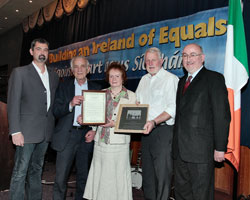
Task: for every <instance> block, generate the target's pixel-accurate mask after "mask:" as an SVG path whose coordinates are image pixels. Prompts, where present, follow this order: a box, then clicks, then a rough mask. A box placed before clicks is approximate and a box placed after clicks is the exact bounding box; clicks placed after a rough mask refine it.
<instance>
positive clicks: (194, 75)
mask: <svg viewBox="0 0 250 200" xmlns="http://www.w3.org/2000/svg"><path fill="white" fill-rule="evenodd" d="M203 67H204V66H203V65H202V66H201V67H200V69H198V70H197V71H196V72H194V73H193V74H190V73H188V76H187V79H188V77H189V76H192V78H191V80H190V83H191V82H192V81H193V79H194V77H196V75H197V74H198V73H199V72H200V71H201V69H202V68H203Z"/></svg>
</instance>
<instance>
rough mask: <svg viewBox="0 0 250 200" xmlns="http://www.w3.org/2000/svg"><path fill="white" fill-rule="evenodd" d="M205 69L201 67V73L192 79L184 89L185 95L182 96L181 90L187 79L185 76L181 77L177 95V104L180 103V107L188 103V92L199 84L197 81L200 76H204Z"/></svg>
mask: <svg viewBox="0 0 250 200" xmlns="http://www.w3.org/2000/svg"><path fill="white" fill-rule="evenodd" d="M205 70H206V69H205V67H203V68H202V69H201V71H199V73H198V74H197V75H196V76H195V77H194V79H193V80H192V81H191V83H190V85H189V86H188V88H187V89H186V91H185V93H184V94H183V93H182V91H183V88H184V85H185V83H186V79H187V75H185V76H184V77H183V79H182V80H181V82H180V88H181V89H180V94H179V103H180V107H182V106H185V104H186V102H187V101H189V95H190V94H191V93H190V92H191V91H192V89H193V88H194V87H195V86H196V85H197V84H199V81H200V80H201V78H202V76H203V75H204V72H205Z"/></svg>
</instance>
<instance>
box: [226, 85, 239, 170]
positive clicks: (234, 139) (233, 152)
mask: <svg viewBox="0 0 250 200" xmlns="http://www.w3.org/2000/svg"><path fill="white" fill-rule="evenodd" d="M227 90H228V99H229V104H230V111H231V123H230V129H229V136H228V144H227V153H226V155H225V157H226V159H228V160H229V161H230V162H231V163H232V164H233V165H234V167H235V169H236V170H237V171H238V170H239V163H240V119H241V115H240V113H241V109H238V110H234V91H233V90H232V89H230V88H227Z"/></svg>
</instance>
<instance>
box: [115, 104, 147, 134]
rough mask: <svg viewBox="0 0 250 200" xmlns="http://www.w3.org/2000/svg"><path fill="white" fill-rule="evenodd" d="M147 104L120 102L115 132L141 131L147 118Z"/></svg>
mask: <svg viewBox="0 0 250 200" xmlns="http://www.w3.org/2000/svg"><path fill="white" fill-rule="evenodd" d="M148 108H149V105H148V104H139V105H136V104H121V105H120V107H119V111H118V116H117V119H116V124H115V133H142V132H143V127H144V125H145V124H146V122H147V118H148Z"/></svg>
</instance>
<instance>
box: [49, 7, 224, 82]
mask: <svg viewBox="0 0 250 200" xmlns="http://www.w3.org/2000/svg"><path fill="white" fill-rule="evenodd" d="M227 17H228V8H227V7H225V8H217V9H213V10H207V11H203V12H199V13H196V14H193V15H190V16H186V17H181V18H177V19H171V20H164V21H160V22H156V23H151V24H146V25H142V26H138V27H134V28H130V29H126V30H122V31H118V32H113V33H109V34H106V35H102V36H98V37H95V38H92V39H89V40H86V41H82V42H78V43H74V44H71V45H67V46H64V47H60V48H58V49H55V50H51V51H50V53H49V62H50V65H51V66H53V67H54V68H55V70H56V72H57V73H58V74H59V76H60V77H67V76H71V71H70V59H71V58H72V57H74V56H76V55H84V56H86V57H87V59H88V60H89V62H90V64H91V72H90V74H91V77H90V78H91V79H92V80H102V79H104V73H105V70H106V67H107V66H108V65H109V64H110V63H111V62H113V61H118V62H120V63H123V64H124V65H125V66H126V70H127V76H128V78H129V79H135V78H140V77H141V76H143V75H144V74H145V73H146V70H145V65H144V52H145V51H146V49H148V48H150V47H158V48H159V49H160V50H161V52H162V57H163V59H164V63H163V67H164V68H165V69H166V70H168V71H170V72H172V73H174V74H176V75H177V76H179V77H180V76H183V74H184V72H183V69H182V64H181V62H182V57H181V52H182V49H183V47H184V46H186V45H187V44H189V43H197V44H199V45H201V46H202V47H203V51H204V54H205V55H206V58H205V60H206V63H205V66H206V67H207V68H208V69H211V70H214V71H217V72H220V73H223V71H224V70H223V68H224V54H225V44H226V32H227V27H226V26H227Z"/></svg>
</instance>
